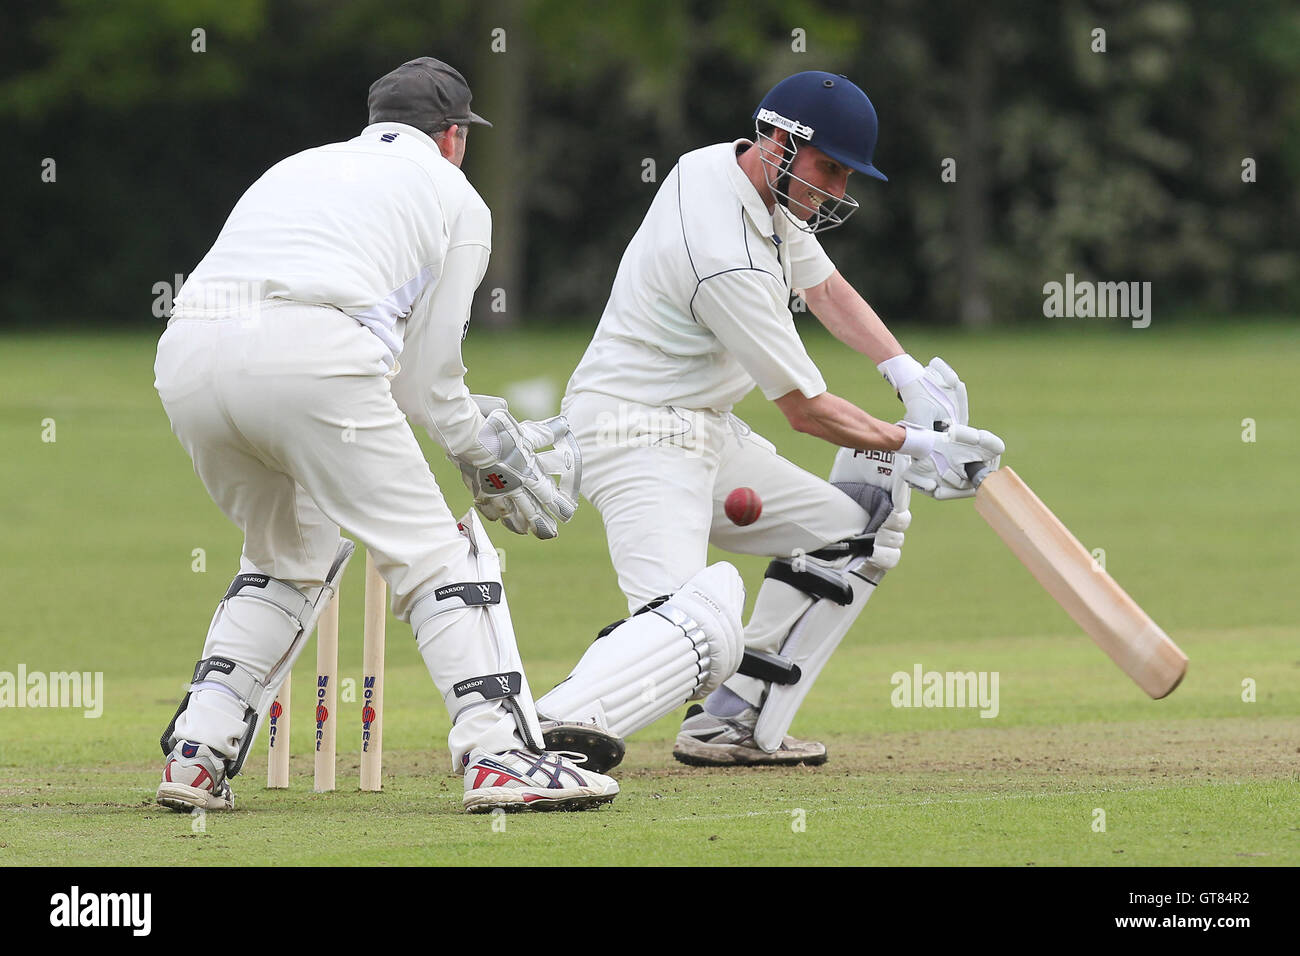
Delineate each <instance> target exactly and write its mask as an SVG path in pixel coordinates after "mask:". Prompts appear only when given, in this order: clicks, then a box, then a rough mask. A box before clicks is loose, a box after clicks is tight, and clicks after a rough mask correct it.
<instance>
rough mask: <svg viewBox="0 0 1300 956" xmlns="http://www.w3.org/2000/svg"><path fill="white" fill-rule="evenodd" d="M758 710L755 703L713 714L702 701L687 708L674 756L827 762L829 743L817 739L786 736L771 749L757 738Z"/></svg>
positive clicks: (721, 763) (731, 761) (756, 762)
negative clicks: (732, 711)
mask: <svg viewBox="0 0 1300 956" xmlns="http://www.w3.org/2000/svg"><path fill="white" fill-rule="evenodd" d="M757 723H758V711H757V710H756V709H754V708H753V707H750V708H748V709H747V710H744V711H741V712H740V713H739V714H737V715H736V716H734V717H714V716H713V715H712V714H710V713H709V712H708V711H707V710H705V709H704V708H703V707H701V706H700V705H699V704H695V705H693V706H692V707H691V708H690V709H689V710H687V711H686V719H685V720H683V721H682V727H681V730H679V731H678V732H677V743H676V744H674V745H673V756H674V757H676V758H677V759H678V760H679V761H681V762H682V763H684V764H690V765H691V766H692V767H736V766H749V767H756V766H757V767H761V766H793V765H796V764H809V765H817V764H823V763H825V762H826V747H825V745H824V744H820V743H818V742H817V741H815V740H799V739H798V738H797V737H790V736H787V737H785V739H784V740H782V741H781V747H780V749H778V750H775V751H773V752H772V753H768V752H767V751H766V750H763V749H762V748H760V747H759V746H758V744H756V743H755V742H754V726H755V725H756V724H757Z"/></svg>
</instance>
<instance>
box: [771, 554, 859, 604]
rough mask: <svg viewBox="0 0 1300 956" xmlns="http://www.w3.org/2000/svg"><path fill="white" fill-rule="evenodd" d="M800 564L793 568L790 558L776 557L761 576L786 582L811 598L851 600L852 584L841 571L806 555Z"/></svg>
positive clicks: (837, 601) (792, 561)
mask: <svg viewBox="0 0 1300 956" xmlns="http://www.w3.org/2000/svg"><path fill="white" fill-rule="evenodd" d="M800 565H801V567H799V568H795V566H794V559H792V558H777V559H776V560H774V561H773V562H772V563H771V564H769V565H768V566H767V571H766V573H764V575H763V577H765V578H774V579H775V580H777V581H780V582H781V583H782V584H788V585H790V587H792V588H795V589H796V590H799V591H802V592H803V593H804V594H807V595H808V596H809V597H811V598H818V599H821V598H825V599H826V600H829V601H834V602H835V603H836V604H851V603H852V602H853V586H852V585H851V584H849V582H848V580H847V579H846V578H845V576H844V574H843V573H842V572H840V571H836V570H835V569H833V568H828V567H824V566H822V565H820V564H817V563H815V562H810V561H809V560H808V559H807V558H806V557H805V558H804V559H803V560H802V561H800Z"/></svg>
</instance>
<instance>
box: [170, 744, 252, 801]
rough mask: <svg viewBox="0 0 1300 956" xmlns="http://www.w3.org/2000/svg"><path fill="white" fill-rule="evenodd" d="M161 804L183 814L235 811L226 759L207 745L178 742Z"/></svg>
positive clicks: (171, 757) (171, 760) (171, 759)
mask: <svg viewBox="0 0 1300 956" xmlns="http://www.w3.org/2000/svg"><path fill="white" fill-rule="evenodd" d="M158 803H160V804H161V805H162V806H164V807H168V808H170V809H172V810H175V811H177V812H179V813H189V812H190V811H191V810H196V809H198V810H233V809H235V795H234V793H232V792H231V790H230V784H229V782H227V780H226V761H225V758H223V757H222V756H221V755H220V754H218V753H217V752H216V751H214V750H213V749H212V748H211V747H209V746H207V745H206V744H196V743H194V742H192V741H189V740H181V741H178V742H177V743H176V746H175V747H173V748H172V752H171V753H170V754H168V755H167V763H166V765H165V766H164V767H163V777H162V783H160V784H159V785H158Z"/></svg>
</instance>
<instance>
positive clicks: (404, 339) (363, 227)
mask: <svg viewBox="0 0 1300 956" xmlns="http://www.w3.org/2000/svg"><path fill="white" fill-rule="evenodd" d="M491 234H492V220H491V213H490V212H489V211H488V208H487V205H486V204H485V203H484V202H483V199H482V198H481V197H480V196H479V194H478V192H477V191H475V189H474V187H473V186H471V185H470V183H469V181H468V180H467V179H466V178H465V176H464V174H463V173H462V172H461V171H460V169H458V168H457V167H456V166H455V165H453V164H452V163H450V162H448V161H447V160H446V159H445V158H444V157H443V156H442V154H441V153H440V152H439V151H438V146H437V144H436V143H435V142H434V141H433V140H432V139H430V138H429V137H428V136H427V135H425V134H424V133H422V132H420V131H419V130H417V129H415V128H414V127H410V126H406V125H405V124H402V123H376V124H374V125H372V126H368V127H366V128H365V129H364V130H363V131H362V132H361V134H360V135H359V136H357V137H356V138H355V139H351V140H348V141H347V142H344V143H332V144H330V145H327V146H320V147H316V148H314V149H309V150H305V151H304V152H301V153H297V154H296V155H294V156H290V157H288V158H287V159H284V160H282V161H281V162H279V163H277V164H276V165H274V166H272V167H271V168H270V169H269V170H267V172H266V173H264V174H263V175H262V177H261V178H260V179H258V180H257V181H256V182H255V183H253V185H252V186H250V187H249V188H248V191H247V192H245V193H244V195H243V196H242V197H241V198H240V200H239V202H238V203H236V204H235V208H234V209H233V210H232V211H231V213H230V217H229V218H228V219H227V220H226V224H225V226H224V227H223V228H222V230H221V233H220V235H218V236H217V240H216V242H215V243H214V244H213V246H212V248H211V250H209V252H208V254H207V255H206V256H204V258H203V260H202V261H201V262H200V263H199V265H198V266H197V267H196V268H195V269H194V271H193V273H191V274H190V276H189V278H188V279H187V280H186V282H185V285H184V286H183V287H182V288H181V290H180V292H179V293H178V295H177V297H176V303H175V306H174V307H173V312H172V314H173V316H175V317H177V318H187V317H200V316H210V315H212V314H223V313H225V314H228V313H233V312H239V311H245V310H247V309H248V308H249V307H250V306H254V305H255V304H256V303H257V302H260V301H263V300H268V299H272V300H274V299H285V300H290V301H295V302H306V303H312V304H317V305H324V306H331V307H333V308H336V309H338V310H340V311H342V312H345V313H346V314H348V315H350V316H352V317H353V318H355V319H356V320H357V321H358V322H359V323H361V324H362V325H364V326H365V327H366V328H368V329H369V330H370V331H371V332H373V333H374V334H375V335H376V336H377V337H378V338H379V339H380V341H382V342H383V343H384V345H385V346H386V348H387V349H388V361H389V366H390V368H397V369H398V371H397V374H396V376H395V378H394V380H393V397H394V399H395V400H396V401H397V403H398V406H399V407H400V408H401V409H402V411H403V412H405V413H406V414H407V415H408V416H409V417H410V418H411V420H412V421H414V422H415V423H417V424H419V425H422V426H423V427H425V428H426V429H427V430H428V431H429V433H430V435H432V436H433V438H434V439H435V440H436V441H438V442H439V443H440V444H441V445H443V447H445V448H446V449H447V450H448V451H450V452H452V453H453V454H457V453H459V452H462V451H464V450H465V449H466V448H468V447H471V446H472V444H473V442H474V441H475V436H477V434H478V430H479V428H481V427H482V424H483V416H482V414H481V413H480V412H479V410H478V408H477V406H476V405H475V404H474V402H473V401H472V400H471V399H470V396H469V389H468V388H467V387H466V386H465V382H464V375H465V366H464V364H463V362H462V360H461V351H460V343H461V338H462V336H463V334H464V331H465V328H466V324H467V322H468V320H469V308H470V302H471V300H472V298H473V295H474V291H475V289H477V287H478V284H479V282H480V281H481V280H482V278H483V273H484V271H485V270H486V268H487V261H488V257H489V255H490V253H491V244H492V240H491ZM399 355H400V356H401V358H402V361H401V364H400V366H398V363H397V359H398V356H399Z"/></svg>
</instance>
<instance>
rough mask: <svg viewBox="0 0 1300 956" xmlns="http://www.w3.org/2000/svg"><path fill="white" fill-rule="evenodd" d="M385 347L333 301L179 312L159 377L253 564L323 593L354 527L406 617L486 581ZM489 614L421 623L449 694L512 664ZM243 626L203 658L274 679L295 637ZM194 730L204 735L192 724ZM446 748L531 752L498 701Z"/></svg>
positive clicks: (166, 339) (225, 743) (224, 738)
mask: <svg viewBox="0 0 1300 956" xmlns="http://www.w3.org/2000/svg"><path fill="white" fill-rule="evenodd" d="M385 354H386V350H385V348H384V346H383V344H382V343H381V342H380V341H379V339H377V338H376V337H375V336H374V335H373V334H372V333H371V332H369V331H368V330H366V329H365V328H363V327H362V326H360V325H359V324H358V323H357V322H356V321H355V320H354V319H352V318H351V317H349V316H347V315H345V314H344V313H342V312H339V311H338V310H336V309H332V308H328V307H322V306H313V305H306V304H301V303H291V302H284V303H279V302H262V303H259V304H258V305H257V306H256V307H255V308H254V309H251V310H250V311H249V312H247V313H244V314H242V315H234V316H220V315H217V316H214V317H212V318H181V317H177V318H173V319H172V321H171V322H170V323H169V325H168V328H167V331H166V332H165V333H164V334H163V336H162V338H161V339H160V341H159V343H158V356H157V361H156V364H155V369H154V371H155V376H156V382H155V386H156V388H157V389H158V393H159V396H160V397H161V399H162V402H163V406H164V408H165V409H166V411H167V415H168V417H169V418H170V419H171V423H172V431H173V432H174V433H175V434H176V437H177V438H178V439H179V440H180V442H181V444H182V445H183V446H184V448H185V450H186V451H187V452H188V453H189V455H190V458H191V460H192V461H193V462H194V471H195V473H196V474H197V475H198V476H199V478H200V479H201V480H202V482H203V484H204V486H205V487H206V488H207V490H208V493H209V494H210V495H211V496H212V500H213V501H214V502H216V504H217V506H218V507H219V508H220V509H221V510H222V512H224V513H225V515H226V517H228V518H229V519H230V520H231V521H232V522H234V523H235V525H237V526H238V527H239V528H240V530H241V531H243V533H244V548H243V555H242V557H241V560H240V571H241V572H261V573H263V574H268V575H270V576H271V577H274V578H278V579H280V580H281V581H284V582H287V583H289V584H291V585H293V586H295V587H297V588H299V589H300V590H306V589H309V588H313V587H319V586H320V585H321V584H322V583H323V582H324V577H325V574H326V573H327V572H328V570H329V566H330V563H331V561H332V560H333V558H334V553H335V551H336V549H337V546H338V543H339V529H340V526H341V527H343V528H346V529H347V530H348V531H349V532H350V533H351V534H352V535H353V536H354V537H355V538H356V539H357V540H359V541H360V542H361V543H362V544H363V545H364V546H365V547H366V548H367V549H368V550H369V551H370V553H371V554H372V555H373V556H374V560H375V564H376V566H377V568H378V570H379V572H380V574H382V575H383V578H384V580H385V581H386V582H387V583H388V586H389V589H390V592H391V594H392V609H393V613H394V614H395V615H396V616H397V617H398V619H400V620H403V621H407V620H409V615H410V611H411V608H412V607H413V606H414V604H415V603H416V602H417V601H418V600H419V599H420V598H422V597H424V596H425V595H426V594H428V593H429V592H431V591H432V590H434V589H436V588H437V587H439V586H441V585H444V584H449V583H454V582H461V581H470V580H474V579H475V574H474V572H473V570H471V569H472V568H473V563H472V561H471V557H470V553H469V544H468V542H467V541H466V539H465V538H464V537H463V536H462V535H461V534H460V533H459V532H458V531H457V528H456V519H455V518H454V517H453V516H452V513H451V511H450V510H449V509H448V507H447V503H446V501H445V500H444V498H443V496H442V492H441V490H440V489H439V488H438V483H437V481H436V480H435V479H434V477H433V474H432V473H431V472H430V470H429V466H428V463H427V462H426V461H425V458H424V454H423V452H422V451H421V449H420V446H419V444H418V443H417V442H416V440H415V435H414V434H412V432H411V428H410V426H409V425H408V424H407V421H406V417H405V416H404V415H403V414H402V411H401V409H399V408H398V406H397V404H396V402H395V401H394V400H393V397H392V394H391V391H390V388H389V380H388V377H387V373H388V368H387V366H386V364H385V362H384V356H385ZM482 613H483V612H482V610H481V609H480V608H464V609H460V610H457V611H448V612H444V613H441V614H437V615H435V616H434V617H433V618H432V619H431V620H430V621H429V622H428V623H427V624H426V625H425V627H424V628H422V629H421V633H420V635H419V638H420V646H421V649H422V652H425V662H426V664H427V665H428V667H429V671H430V674H431V676H432V677H433V679H434V683H435V684H437V685H438V690H439V692H440V693H442V694H443V697H444V700H447V699H448V694H449V692H450V689H451V687H452V685H453V684H455V683H456V682H457V681H461V680H465V679H467V678H471V677H478V676H482V675H485V674H490V673H493V672H494V671H495V670H498V669H499V667H498V666H497V665H498V664H499V661H498V659H497V652H496V649H495V648H490V647H489V645H491V644H492V642H491V641H488V640H486V639H485V638H484V637H483V635H482V633H480V632H481V631H482V630H483V629H485V628H486V626H487V625H486V623H485V622H484V621H483V620H482ZM228 619H230V615H227V616H226V617H223V619H222V620H223V621H226V620H228ZM230 629H231V631H230V633H226V634H221V633H217V630H218V629H214V631H213V633H210V634H209V636H208V641H207V644H206V646H205V648H204V654H203V656H204V657H209V656H212V655H213V654H217V655H218V656H233V657H234V658H235V659H236V660H239V662H240V663H242V664H244V666H246V667H249V668H250V669H251V670H252V671H253V672H254V673H255V674H259V673H260V674H261V675H262V677H263V679H265V676H266V675H267V674H268V673H269V671H270V669H271V667H272V666H273V665H274V664H275V662H276V661H277V660H279V659H280V657H281V656H282V654H283V653H284V651H285V649H286V647H285V645H284V642H283V636H282V635H276V634H261V635H259V634H256V633H249V632H250V631H256V630H257V627H256V626H250V625H249V624H248V623H247V622H245V625H244V626H243V627H242V630H241V627H240V623H239V622H238V621H233V620H232V621H231V623H230ZM196 696H197V695H196ZM192 701H193V698H192ZM193 709H194V704H193V702H192V704H191V710H193ZM190 716H191V717H192V718H193V719H192V721H191V723H192V724H201V723H203V721H201V720H199V719H198V717H197V716H195V715H190ZM211 716H212V721H213V722H215V723H217V724H221V723H222V718H221V717H220V715H217V714H213V715H211ZM455 717H456V715H455V714H453V719H455ZM234 729H236V728H233V727H232V726H230V724H229V721H228V720H227V721H226V722H225V726H224V727H221V728H219V730H220V731H224V732H218V731H217V730H213V731H210V735H212V736H215V737H217V738H220V740H219V741H218V743H220V744H221V746H220V749H221V750H222V751H226V750H228V749H229V739H228V738H229V737H230V736H231V734H232V733H233V731H234ZM181 730H182V727H181V725H180V724H178V732H179V731H181ZM185 736H186V738H187V739H197V738H198V736H199V735H198V734H196V733H195V732H194V730H193V728H192V727H191V728H188V732H187V733H185ZM200 742H204V743H209V741H207V740H201V741H200ZM449 744H450V746H451V750H452V758H453V761H456V760H457V759H459V757H460V756H461V755H463V754H464V753H467V752H468V751H469V749H470V748H471V747H473V746H481V747H483V748H484V749H485V750H488V751H489V752H493V753H499V752H502V751H505V750H508V749H512V748H514V747H518V746H521V745H522V743H521V741H520V739H519V738H518V737H517V735H516V733H515V723H514V718H513V716H511V715H510V713H509V712H508V711H507V710H506V708H505V707H504V706H502V704H501V702H500V701H491V702H485V703H482V704H480V705H478V706H476V707H475V708H473V709H472V710H471V711H470V712H469V713H467V714H465V715H464V719H462V720H458V721H457V722H456V726H455V727H453V729H452V732H451V736H450V738H449Z"/></svg>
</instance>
